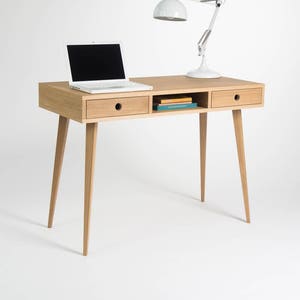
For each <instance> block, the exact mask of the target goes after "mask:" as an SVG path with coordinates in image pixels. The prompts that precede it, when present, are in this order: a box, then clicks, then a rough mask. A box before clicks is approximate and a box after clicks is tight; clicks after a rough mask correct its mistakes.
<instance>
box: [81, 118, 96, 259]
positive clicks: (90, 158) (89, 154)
mask: <svg viewBox="0 0 300 300" xmlns="http://www.w3.org/2000/svg"><path fill="white" fill-rule="evenodd" d="M97 128H98V123H89V124H87V125H86V146H85V187H84V230H83V255H84V256H86V255H88V243H89V234H90V218H91V205H92V196H93V181H94V169H95V158H96V142H97Z"/></svg>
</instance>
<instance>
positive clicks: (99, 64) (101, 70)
mask: <svg viewBox="0 0 300 300" xmlns="http://www.w3.org/2000/svg"><path fill="white" fill-rule="evenodd" d="M67 49H68V55H69V62H70V68H71V74H72V80H73V81H92V80H113V79H125V71H124V66H123V60H122V54H121V47H120V45H119V44H102V45H96V44H92V45H68V46H67Z"/></svg>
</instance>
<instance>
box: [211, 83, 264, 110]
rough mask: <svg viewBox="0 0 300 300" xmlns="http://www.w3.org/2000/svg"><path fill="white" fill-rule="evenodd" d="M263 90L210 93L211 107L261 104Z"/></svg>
mask: <svg viewBox="0 0 300 300" xmlns="http://www.w3.org/2000/svg"><path fill="white" fill-rule="evenodd" d="M262 102H263V89H262V88H257V89H244V90H228V91H217V92H212V107H213V108H217V107H227V106H241V105H255V104H262Z"/></svg>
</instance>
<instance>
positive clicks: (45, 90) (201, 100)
mask: <svg viewBox="0 0 300 300" xmlns="http://www.w3.org/2000/svg"><path fill="white" fill-rule="evenodd" d="M133 80H134V81H136V82H141V83H145V84H149V85H152V86H153V90H152V91H139V92H124V93H110V94H94V95H92V94H87V93H83V92H80V91H77V90H72V89H70V88H69V85H68V83H67V82H51V83H40V84H39V106H40V107H42V108H45V109H47V110H49V111H52V112H54V113H57V114H58V115H59V124H58V134H57V144H56V154H55V162H54V171H53V181H52V191H51V200H50V209H49V220H48V227H49V228H51V227H52V225H53V216H54V210H55V203H56V198H57V191H58V184H59V179H60V174H61V167H62V162H63V156H64V148H65V143H66V138H67V132H68V125H69V120H70V119H71V120H74V121H78V122H81V123H86V153H85V192H84V234H83V255H87V254H88V240H89V226H90V214H91V202H92V192H93V177H94V165H95V155H96V140H97V127H98V122H102V121H107V120H110V121H113V120H118V119H123V118H148V117H159V116H165V115H175V114H187V113H198V114H199V124H200V145H201V147H200V148H201V149H200V161H201V201H204V199H205V164H206V132H207V113H208V112H212V111H219V110H231V111H232V114H233V122H234V128H235V135H236V143H237V150H238V158H239V165H240V175H241V181H242V188H243V197H244V205H245V213H246V221H247V222H248V223H250V211H249V201H248V187H247V175H246V163H245V153H244V140H243V126H242V113H241V109H246V108H255V107H262V106H263V103H264V85H263V84H260V83H254V82H249V81H242V80H237V79H232V78H225V77H222V78H219V79H193V78H188V77H185V76H165V77H148V78H134V79H133ZM175 94H185V95H186V94H188V95H190V96H191V97H192V99H193V102H196V103H197V104H198V107H197V108H193V109H185V110H176V111H159V112H158V111H154V110H153V109H152V106H153V99H155V97H156V96H159V95H175Z"/></svg>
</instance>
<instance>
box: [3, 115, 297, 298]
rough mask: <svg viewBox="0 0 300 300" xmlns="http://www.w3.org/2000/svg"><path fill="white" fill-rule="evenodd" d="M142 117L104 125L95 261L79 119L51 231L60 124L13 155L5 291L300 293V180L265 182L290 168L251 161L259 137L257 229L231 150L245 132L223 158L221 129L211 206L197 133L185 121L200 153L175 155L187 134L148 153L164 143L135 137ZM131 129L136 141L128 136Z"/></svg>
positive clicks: (254, 195) (45, 294)
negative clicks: (202, 195) (202, 183)
mask: <svg viewBox="0 0 300 300" xmlns="http://www.w3.org/2000/svg"><path fill="white" fill-rule="evenodd" d="M183 118H184V117H183ZM181 120H182V121H186V122H188V119H181ZM132 122H138V121H132ZM145 122H152V121H145ZM157 122H159V121H157ZM120 124H121V125H123V126H120ZM137 124H138V123H136V124H133V125H128V124H127V123H126V122H124V123H118V125H114V124H110V125H104V128H103V130H102V128H101V129H100V131H99V143H98V150H97V155H98V157H97V168H96V174H95V192H94V201H93V213H92V224H91V237H90V253H89V256H88V257H83V256H81V251H82V224H83V199H82V196H83V170H84V166H83V152H84V148H83V146H77V147H75V146H76V143H77V144H79V143H78V141H79V140H81V139H83V132H84V131H83V130H80V129H79V125H74V126H75V128H74V127H71V128H70V131H71V132H70V139H69V140H68V145H67V148H66V157H65V164H64V168H63V174H62V180H61V186H60V191H59V196H58V203H57V209H56V215H55V221H54V228H53V229H51V230H49V229H47V228H46V224H47V215H48V202H49V196H50V181H51V172H52V162H53V151H54V144H53V143H54V139H55V128H53V132H51V134H48V135H47V138H45V139H44V140H41V141H38V140H37V141H36V143H35V144H33V143H32V142H28V144H27V145H26V143H23V144H24V147H21V148H19V149H18V148H15V150H13V151H11V152H5V154H4V155H5V156H2V157H5V159H3V161H2V167H1V202H0V205H1V206H0V231H1V235H0V242H1V246H0V278H1V280H0V299H3V300H10V299H14V300H15V299H24V300H25V299H28V300H35V299H45V300H48V299H89V300H90V299H105V300H116V299H124V300H125V299H126V300H127V299H128V300H135V299H136V300H141V299H143V300H148V299H149V300H153V299H161V300H165V299H172V300H177V299H178V300H179V299H180V300H182V299H189V300H193V299H214V300H217V299H218V300H219V299H230V300H233V299H255V300H259V299H263V300H266V299H272V300H274V299H281V300H282V299H288V300H292V299H297V300H298V299H299V298H300V290H299V278H300V236H299V229H300V214H299V211H300V201H299V193H297V192H296V183H295V182H291V181H288V182H287V181H286V180H285V179H284V178H283V180H282V181H281V182H280V181H276V180H275V179H274V178H276V176H275V177H274V178H273V179H272V180H271V179H270V178H269V179H267V178H266V180H265V182H263V178H265V174H271V173H274V174H275V173H278V170H276V169H274V170H271V169H268V170H265V168H266V166H264V165H256V166H254V165H253V164H251V163H252V162H253V161H254V157H255V156H256V152H255V150H254V149H253V148H252V147H254V145H253V144H254V141H253V140H251V139H250V141H251V142H248V144H249V145H248V154H249V155H248V174H249V188H250V199H251V213H252V224H251V225H248V224H246V223H245V222H244V221H243V219H244V211H243V203H242V193H241V188H240V179H239V173H238V165H237V159H236V157H235V155H236V153H233V154H232V155H229V153H231V152H232V149H234V139H233V137H232V138H231V139H230V142H229V143H224V145H227V144H229V146H228V147H229V148H226V147H225V148H223V150H222V153H224V155H223V156H222V155H221V156H220V155H217V154H218V151H217V150H215V151H214V150H213V149H216V148H217V147H216V143H217V142H218V140H219V139H218V137H217V136H216V137H215V138H214V137H213V136H214V134H212V135H211V137H210V139H209V145H208V162H207V202H206V203H201V202H199V192H200V191H199V184H198V183H199V174H198V169H199V165H198V164H199V162H198V160H197V159H198V157H197V151H198V150H197V140H195V139H193V140H190V141H187V140H184V132H180V130H178V128H177V130H178V135H179V138H181V139H183V144H184V143H185V142H187V143H191V144H193V143H195V145H191V146H195V147H194V148H195V149H194V150H193V151H191V152H190V153H189V155H188V156H186V154H184V153H185V151H186V149H184V146H183V147H182V148H183V150H180V151H179V152H174V151H173V152H172V149H173V146H174V145H175V144H176V143H178V140H177V141H176V139H174V140H170V141H168V142H166V143H165V147H169V148H167V149H165V148H163V147H162V146H161V144H159V145H158V146H157V147H152V149H148V150H147V147H141V145H142V144H141V143H142V142H141V140H143V143H144V144H145V143H149V145H148V146H149V147H148V148H151V147H150V146H151V145H155V143H156V144H157V143H162V142H163V139H162V140H159V138H157V139H158V140H156V141H152V140H153V139H155V135H154V136H150V137H147V139H143V138H142V133H139V132H138V131H137V132H136V133H134V134H132V136H131V135H130V134H129V135H128V131H129V132H130V130H128V128H127V127H126V126H133V127H132V128H137V127H136V126H137ZM145 124H146V125H147V123H144V124H143V126H145V127H147V126H146V125H145ZM151 124H152V125H153V126H154V124H155V123H151ZM166 124H168V122H166ZM152 125H151V126H152ZM155 126H159V124H158V125H155ZM145 127H144V130H145ZM122 128H123V129H122ZM117 129H118V130H120V131H121V132H120V133H119V134H120V135H119V137H120V138H121V141H118V143H119V144H118V145H117V146H115V147H111V148H110V146H108V145H109V144H110V143H112V142H114V138H116V136H115V137H114V136H113V137H110V138H109V137H108V134H107V133H106V132H107V131H109V130H110V131H113V130H117ZM75 132H78V136H77V135H76V134H75ZM124 132H127V139H129V140H126V141H122V133H124ZM166 132H167V129H163V130H162V133H161V134H164V133H166ZM232 133H233V131H232ZM246 137H247V134H246ZM258 138H259V137H258ZM149 139H150V140H149ZM186 139H189V138H188V137H187V138H186ZM74 140H75V142H74ZM146 140H147V141H146ZM152 142H153V143H152ZM154 142H155V143H154ZM173 143H174V145H173ZM246 144H247V143H246ZM118 147H121V149H122V150H121V151H120V150H119V149H120V148H118ZM113 148H114V149H115V150H112V149H113ZM142 149H146V150H143V151H140V150H142ZM147 151H149V153H150V151H151V152H152V153H153V156H149V153H148V152H147ZM168 152H169V155H167V153H168ZM227 154H228V157H226V155H227ZM146 158H148V159H146ZM220 162H222V164H221V165H220V164H219V163H220ZM220 166H221V167H220ZM264 173H265V174H264ZM297 180H298V179H297ZM289 184H290V187H289Z"/></svg>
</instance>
